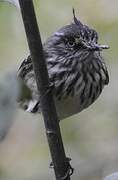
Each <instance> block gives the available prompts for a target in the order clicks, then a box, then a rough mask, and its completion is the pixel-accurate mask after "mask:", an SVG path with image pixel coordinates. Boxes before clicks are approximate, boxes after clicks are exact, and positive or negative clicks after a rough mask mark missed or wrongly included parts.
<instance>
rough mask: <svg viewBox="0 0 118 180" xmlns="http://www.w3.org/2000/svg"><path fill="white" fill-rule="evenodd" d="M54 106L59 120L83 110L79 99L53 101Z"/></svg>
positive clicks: (77, 97) (69, 98) (70, 98)
mask: <svg viewBox="0 0 118 180" xmlns="http://www.w3.org/2000/svg"><path fill="white" fill-rule="evenodd" d="M55 105H56V109H57V114H58V117H59V119H60V120H61V119H65V118H67V117H69V116H72V115H74V114H76V113H79V112H80V111H82V110H83V107H81V105H80V97H79V96H75V97H68V98H65V99H61V100H57V99H55Z"/></svg>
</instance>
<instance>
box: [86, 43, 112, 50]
mask: <svg viewBox="0 0 118 180" xmlns="http://www.w3.org/2000/svg"><path fill="white" fill-rule="evenodd" d="M83 45H84V47H85V48H87V49H88V50H91V51H102V50H103V49H109V46H108V45H101V44H96V43H90V44H85V43H84V44H83Z"/></svg>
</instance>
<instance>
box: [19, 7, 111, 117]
mask: <svg viewBox="0 0 118 180" xmlns="http://www.w3.org/2000/svg"><path fill="white" fill-rule="evenodd" d="M108 48H109V47H108V46H107V45H101V44H99V43H98V33H97V32H96V30H94V29H93V28H90V27H89V26H88V25H85V24H83V23H82V22H81V21H80V20H79V19H78V18H77V17H76V15H75V10H74V9H73V22H72V23H70V24H67V25H65V26H63V27H61V28H60V29H59V30H57V31H56V32H55V33H54V34H52V35H51V36H50V37H49V38H48V39H47V40H46V42H44V44H43V51H44V57H45V61H46V65H47V70H48V75H49V81H50V84H52V93H53V97H54V101H55V106H56V110H57V115H58V117H59V119H60V120H62V119H65V118H67V117H70V116H72V115H74V114H77V113H79V112H81V111H82V110H84V109H86V108H87V107H89V106H90V105H91V104H92V103H93V102H95V100H96V99H97V98H98V97H99V95H100V94H101V92H102V90H103V88H104V86H105V85H108V83H109V74H108V70H107V67H106V64H105V61H104V58H103V57H102V54H101V51H102V50H103V49H108ZM18 77H19V78H20V79H21V80H22V82H23V83H24V85H25V86H26V87H27V88H28V89H29V90H30V92H31V96H30V98H26V99H23V100H20V102H19V104H20V107H22V108H23V109H24V110H26V111H27V112H31V113H41V104H40V92H38V90H37V84H36V79H35V73H34V70H33V64H32V58H31V56H30V55H29V56H28V57H27V58H26V59H24V61H23V62H22V63H21V65H20V67H19V69H18Z"/></svg>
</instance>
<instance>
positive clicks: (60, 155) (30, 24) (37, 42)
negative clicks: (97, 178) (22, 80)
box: [19, 0, 72, 180]
mask: <svg viewBox="0 0 118 180" xmlns="http://www.w3.org/2000/svg"><path fill="white" fill-rule="evenodd" d="M19 3H20V8H21V14H22V18H23V22H24V26H25V31H26V36H27V40H28V45H29V49H30V53H31V57H32V63H33V67H34V71H35V76H36V82H37V87H38V90H39V92H40V95H41V107H42V114H43V117H44V123H45V128H46V134H47V139H48V143H49V148H50V152H51V156H52V162H53V165H54V171H55V176H56V179H57V180H70V173H71V171H72V168H71V166H70V164H69V160H68V159H67V158H66V155H65V151H64V146H63V142H62V137H61V132H60V127H59V120H58V118H57V113H56V108H55V104H54V100H53V96H52V92H51V91H47V89H48V88H49V87H50V84H49V77H48V72H47V68H46V62H45V59H44V54H43V47H42V43H41V37H40V33H39V30H38V25H37V21H36V16H35V11H34V6H33V2H32V0H19ZM70 170H71V171H70Z"/></svg>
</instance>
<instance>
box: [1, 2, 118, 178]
mask: <svg viewBox="0 0 118 180" xmlns="http://www.w3.org/2000/svg"><path fill="white" fill-rule="evenodd" d="M34 4H35V9H36V14H37V20H38V23H39V26H40V32H41V35H42V40H43V41H45V39H46V38H47V37H49V36H50V35H51V34H52V33H53V32H55V31H56V30H57V29H58V28H60V27H62V26H63V25H65V24H69V23H71V22H72V7H74V8H75V9H76V14H77V17H78V18H80V20H81V21H82V22H84V23H85V24H88V25H89V26H91V27H93V28H95V29H96V30H97V31H98V33H99V37H100V39H99V42H100V43H103V44H108V45H109V46H110V49H109V50H106V51H105V52H104V57H105V59H106V64H107V66H108V69H109V74H110V84H109V86H107V87H105V89H104V91H103V93H102V95H101V96H100V98H99V99H98V100H97V101H96V102H95V103H94V104H93V105H92V106H91V107H89V108H88V109H86V110H85V111H83V112H82V113H80V114H78V115H75V116H73V117H71V118H69V119H66V120H64V121H63V122H61V123H60V125H61V130H62V135H63V140H64V144H65V150H66V153H67V156H68V157H71V158H72V161H71V164H72V166H73V167H74V168H75V172H74V174H73V176H72V179H73V180H102V178H103V177H105V176H106V175H108V174H110V173H112V172H115V171H117V170H118V118H117V116H118V83H117V79H118V63H117V60H118V48H117V44H118V1H117V0H112V1H111V0H99V1H98V0H65V1H64V0H59V1H55V0H48V1H47V0H40V1H39V0H34ZM28 54H29V50H28V47H27V41H26V37H25V33H24V27H23V24H22V19H21V15H20V11H19V10H18V9H16V8H15V7H14V6H12V5H10V4H8V3H3V2H0V73H1V74H2V73H4V71H12V70H13V71H14V70H17V69H18V67H19V65H20V63H21V61H22V60H23V59H24V58H25V57H27V55H28ZM39 119H41V117H40V116H39V115H36V116H34V115H31V114H28V113H26V112H23V111H22V110H20V109H18V110H17V114H16V116H15V119H14V123H13V125H12V127H11V129H10V131H9V133H8V136H7V137H6V139H5V140H4V141H3V142H2V143H0V180H39V179H40V180H46V179H49V180H52V179H54V174H53V170H51V169H49V163H50V162H51V158H50V154H49V149H48V145H47V140H46V137H45V130H44V124H43V121H42V119H41V120H39Z"/></svg>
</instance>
